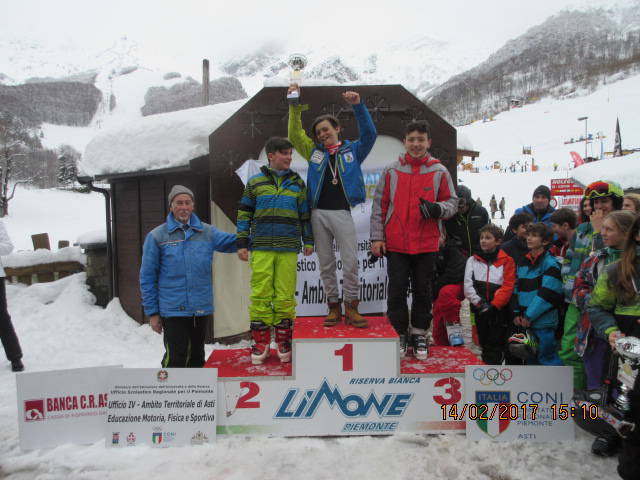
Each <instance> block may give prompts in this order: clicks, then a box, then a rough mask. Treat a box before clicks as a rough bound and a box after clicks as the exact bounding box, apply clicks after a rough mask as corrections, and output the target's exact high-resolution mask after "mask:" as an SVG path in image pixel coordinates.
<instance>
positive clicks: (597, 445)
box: [591, 434, 621, 457]
mask: <svg viewBox="0 0 640 480" xmlns="http://www.w3.org/2000/svg"><path fill="white" fill-rule="evenodd" d="M620 443H621V441H620V437H619V436H618V435H617V434H612V435H600V436H598V437H596V439H595V440H594V441H593V443H592V444H591V453H593V454H594V455H597V456H599V457H613V456H614V455H617V454H618V452H619V451H620Z"/></svg>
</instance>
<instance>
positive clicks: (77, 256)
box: [2, 247, 87, 268]
mask: <svg viewBox="0 0 640 480" xmlns="http://www.w3.org/2000/svg"><path fill="white" fill-rule="evenodd" d="M56 262H80V263H81V264H83V265H86V264H87V257H86V255H85V254H84V253H82V250H81V249H80V247H65V248H61V249H59V250H47V249H45V248H39V249H37V250H36V251H35V252H29V251H20V252H14V253H12V254H10V255H7V256H5V257H2V265H3V266H4V267H11V268H18V267H31V266H33V265H42V264H44V263H56Z"/></svg>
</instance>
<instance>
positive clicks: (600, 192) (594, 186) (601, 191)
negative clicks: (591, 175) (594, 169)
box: [584, 181, 618, 199]
mask: <svg viewBox="0 0 640 480" xmlns="http://www.w3.org/2000/svg"><path fill="white" fill-rule="evenodd" d="M617 194H618V192H617V189H616V187H615V186H614V185H611V184H610V183H609V182H599V181H598V182H593V183H591V184H589V185H588V186H587V188H585V190H584V196H585V197H587V198H589V199H591V198H599V197H609V196H612V195H617Z"/></svg>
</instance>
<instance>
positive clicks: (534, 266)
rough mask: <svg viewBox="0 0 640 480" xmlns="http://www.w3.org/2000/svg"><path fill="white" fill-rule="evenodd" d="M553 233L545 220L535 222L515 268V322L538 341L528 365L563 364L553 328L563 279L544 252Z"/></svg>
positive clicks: (550, 257) (560, 300)
mask: <svg viewBox="0 0 640 480" xmlns="http://www.w3.org/2000/svg"><path fill="white" fill-rule="evenodd" d="M552 239H553V232H552V231H551V229H550V228H549V227H548V226H547V225H546V224H544V223H534V224H531V225H530V226H529V229H528V232H527V246H528V247H529V253H527V255H526V256H525V260H524V262H523V263H522V264H521V265H518V267H517V269H516V278H517V280H516V288H515V290H514V294H515V297H516V304H517V306H516V308H515V309H514V313H515V315H516V317H515V318H514V320H513V321H514V323H515V324H516V325H520V326H522V327H525V328H528V329H530V331H531V333H532V334H533V336H534V337H535V340H536V342H537V344H538V347H537V351H536V358H535V359H533V360H530V361H528V363H529V364H530V365H562V361H561V360H560V357H559V356H558V352H557V351H556V341H555V334H554V333H555V329H556V327H557V325H558V305H559V304H560V302H562V293H561V292H562V280H561V276H560V264H559V263H558V260H556V258H555V257H554V256H553V255H551V254H550V253H549V252H548V251H547V247H548V246H549V244H550V243H551V240H552Z"/></svg>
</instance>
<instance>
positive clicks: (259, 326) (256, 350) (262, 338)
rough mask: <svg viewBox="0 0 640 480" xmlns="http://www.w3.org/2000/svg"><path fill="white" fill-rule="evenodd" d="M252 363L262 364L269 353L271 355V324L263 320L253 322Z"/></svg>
mask: <svg viewBox="0 0 640 480" xmlns="http://www.w3.org/2000/svg"><path fill="white" fill-rule="evenodd" d="M251 337H252V338H253V345H252V346H251V363H252V364H253V365H262V363H263V362H264V360H265V358H267V355H269V344H270V343H271V330H270V328H269V325H267V324H265V323H262V322H251Z"/></svg>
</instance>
